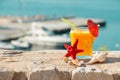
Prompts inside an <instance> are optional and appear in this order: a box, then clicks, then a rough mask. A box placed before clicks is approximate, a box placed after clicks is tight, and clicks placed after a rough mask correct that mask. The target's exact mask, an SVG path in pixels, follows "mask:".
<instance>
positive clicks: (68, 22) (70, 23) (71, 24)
mask: <svg viewBox="0 0 120 80" xmlns="http://www.w3.org/2000/svg"><path fill="white" fill-rule="evenodd" d="M61 20H62V21H64V22H66V23H67V24H69V25H70V26H71V27H72V28H73V29H74V30H76V29H77V27H76V25H75V24H73V23H72V22H70V21H68V20H66V19H65V18H61Z"/></svg>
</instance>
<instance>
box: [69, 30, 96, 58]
mask: <svg viewBox="0 0 120 80" xmlns="http://www.w3.org/2000/svg"><path fill="white" fill-rule="evenodd" d="M70 38H71V45H73V44H74V43H75V41H76V39H78V45H77V48H78V49H83V50H84V52H81V53H78V54H77V55H76V58H89V57H90V56H92V45H93V41H94V39H95V37H94V36H93V35H92V34H91V33H90V32H89V30H88V29H76V30H71V31H70Z"/></svg>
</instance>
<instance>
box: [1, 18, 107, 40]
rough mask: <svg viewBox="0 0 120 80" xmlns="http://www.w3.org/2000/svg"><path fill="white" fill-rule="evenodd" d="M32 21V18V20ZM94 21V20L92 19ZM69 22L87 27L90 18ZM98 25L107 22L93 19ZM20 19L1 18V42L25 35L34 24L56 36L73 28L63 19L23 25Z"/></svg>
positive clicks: (27, 22) (31, 22)
mask: <svg viewBox="0 0 120 80" xmlns="http://www.w3.org/2000/svg"><path fill="white" fill-rule="evenodd" d="M30 19H31V18H30ZM91 19H92V18H91ZM68 20H69V21H71V22H72V23H74V24H75V25H76V26H78V27H85V26H87V20H88V18H73V17H71V18H68ZM92 20H93V21H95V22H96V23H97V24H99V25H101V26H105V24H106V22H105V20H101V19H92ZM21 22H22V21H21V20H20V17H0V36H1V37H0V41H2V40H11V39H15V38H18V37H20V36H23V35H25V32H26V31H28V30H29V29H30V28H31V26H32V24H35V26H42V27H44V28H45V29H46V30H49V31H52V32H54V33H55V34H59V33H65V32H69V31H70V29H71V27H70V25H68V24H66V23H65V22H63V21H61V19H57V20H45V21H29V18H28V21H26V22H25V23H23V22H22V23H21Z"/></svg>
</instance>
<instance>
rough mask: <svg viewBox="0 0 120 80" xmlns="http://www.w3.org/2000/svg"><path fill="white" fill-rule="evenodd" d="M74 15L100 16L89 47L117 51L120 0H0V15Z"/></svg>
mask: <svg viewBox="0 0 120 80" xmlns="http://www.w3.org/2000/svg"><path fill="white" fill-rule="evenodd" d="M38 14H41V15H46V16H56V17H61V16H75V17H83V18H99V19H104V20H105V21H106V22H107V24H106V26H104V27H101V28H100V31H99V37H98V38H96V40H95V42H94V45H93V48H94V50H98V48H99V47H101V46H106V47H107V48H108V49H109V50H120V0H0V16H7V15H13V16H14V15H15V16H26V15H27V16H33V15H38Z"/></svg>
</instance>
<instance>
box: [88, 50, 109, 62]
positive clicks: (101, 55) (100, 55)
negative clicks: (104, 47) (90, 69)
mask: <svg viewBox="0 0 120 80" xmlns="http://www.w3.org/2000/svg"><path fill="white" fill-rule="evenodd" d="M107 55H108V52H96V53H95V54H93V56H92V58H91V60H90V61H89V62H88V63H87V64H94V63H96V62H104V61H105V58H106V56H107Z"/></svg>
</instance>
